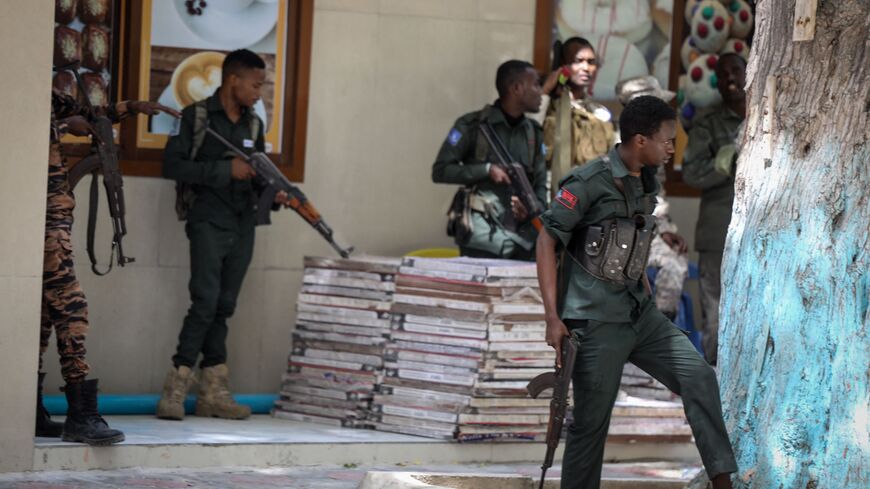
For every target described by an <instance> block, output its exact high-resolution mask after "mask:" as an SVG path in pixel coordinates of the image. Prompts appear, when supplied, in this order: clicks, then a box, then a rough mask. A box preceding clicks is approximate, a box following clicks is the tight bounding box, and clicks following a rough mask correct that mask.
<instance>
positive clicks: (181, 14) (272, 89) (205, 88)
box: [137, 0, 287, 153]
mask: <svg viewBox="0 0 870 489" xmlns="http://www.w3.org/2000/svg"><path fill="white" fill-rule="evenodd" d="M286 4H287V0H144V8H143V14H144V15H143V26H142V37H143V39H142V44H141V46H142V48H141V49H142V52H141V55H142V56H141V66H140V73H142V74H143V75H144V76H142V77H141V78H140V80H139V91H140V95H141V98H147V99H148V100H151V101H154V102H159V103H161V104H163V105H166V106H168V107H172V108H176V109H179V110H181V109H183V108H184V107H186V106H188V105H190V104H192V103H194V102H197V101H199V100H203V99H205V98H208V97H209V96H211V95H212V94H213V93H214V91H215V90H216V89H217V88H218V87H219V86H220V83H221V65H222V64H223V60H224V58H225V57H226V55H227V53H229V52H230V51H233V50H235V49H242V48H244V49H250V50H251V51H254V52H255V53H257V54H259V55H260V57H262V58H263V60H264V61H265V62H266V83H265V85H264V86H263V89H262V98H261V99H260V100H259V101H258V102H257V103H256V104H255V105H254V111H255V112H256V113H257V115H259V116H260V118H261V119H262V120H263V122H264V123H265V127H264V128H265V131H266V150H267V152H269V153H279V152H280V151H281V141H280V138H281V120H282V114H281V108H282V107H283V106H284V104H283V95H284V94H283V93H282V91H283V87H284V81H283V74H284V66H283V65H284V52H283V51H284V46H285V36H286V22H285V20H284V19H286V18H287V16H286V7H287V5H286ZM276 111H277V112H276ZM141 117H145V116H141ZM175 127H176V120H175V119H173V118H172V117H170V116H168V115H166V114H159V115H156V116H153V117H149V118H148V120H147V124H139V127H138V134H137V146H138V147H140V148H156V149H161V148H163V147H164V146H165V144H166V140H167V138H168V136H169V135H170V134H172V133H173V131H174V130H175Z"/></svg>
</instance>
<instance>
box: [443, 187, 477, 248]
mask: <svg viewBox="0 0 870 489" xmlns="http://www.w3.org/2000/svg"><path fill="white" fill-rule="evenodd" d="M473 195H474V189H473V188H471V187H460V188H459V190H457V191H456V195H454V196H453V202H451V203H450V209H448V210H447V236H450V237H451V238H454V239H456V242H457V243H467V242H468V239H469V238H470V237H471V233H472V232H473V231H474V224H473V223H472V221H471V199H472V196H473Z"/></svg>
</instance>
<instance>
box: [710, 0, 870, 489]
mask: <svg viewBox="0 0 870 489" xmlns="http://www.w3.org/2000/svg"><path fill="white" fill-rule="evenodd" d="M794 11H795V0H788V1H785V0H762V1H760V2H758V5H757V17H756V36H755V43H754V45H753V47H752V55H751V59H750V62H749V67H748V75H747V87H748V95H749V111H748V117H747V130H746V135H745V138H744V140H743V145H742V148H741V154H740V158H739V161H738V171H737V183H736V190H737V197H736V201H735V205H734V215H733V218H732V222H731V227H730V229H729V235H728V242H727V245H726V256H725V262H724V264H723V295H722V302H721V311H720V313H721V336H720V345H721V347H720V353H719V366H720V370H721V372H720V375H721V385H722V392H723V407H724V410H725V416H726V422H727V424H728V428H729V432H730V434H731V437H732V442H733V444H734V446H735V451H736V454H737V459H738V464H739V467H740V472H739V473H738V476H737V478H736V479H737V481H738V484H737V487H744V488H757V489H778V488H794V489H798V488H799V489H812V488H818V489H822V488H830V489H833V488H837V489H841V488H846V489H866V488H867V487H870V419H868V412H870V394H868V377H870V369H868V362H870V340H868V337H867V334H868V325H870V308H868V303H870V275H868V266H870V151H868V132H870V125H868V112H870V95H868V93H870V2H868V1H866V0H863V1H862V0H840V1H824V0H819V5H818V10H817V13H816V34H815V38H814V39H812V40H810V41H805V42H792V40H791V39H792V26H793V23H794ZM771 101H772V104H771V103H770V102H771ZM766 112H767V113H766ZM771 116H772V117H771Z"/></svg>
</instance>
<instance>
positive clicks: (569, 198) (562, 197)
mask: <svg viewBox="0 0 870 489" xmlns="http://www.w3.org/2000/svg"><path fill="white" fill-rule="evenodd" d="M556 202H558V203H560V204H562V205H564V206H565V207H567V208H569V209H573V208H574V206H576V205H577V196H576V195H574V194H572V193H571V192H569V191H568V189H565V188H560V189H559V193H558V194H556Z"/></svg>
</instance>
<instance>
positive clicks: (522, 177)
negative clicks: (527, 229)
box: [480, 121, 544, 231]
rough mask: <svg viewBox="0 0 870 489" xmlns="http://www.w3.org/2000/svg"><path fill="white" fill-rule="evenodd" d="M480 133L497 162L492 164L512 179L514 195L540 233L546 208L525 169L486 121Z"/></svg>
mask: <svg viewBox="0 0 870 489" xmlns="http://www.w3.org/2000/svg"><path fill="white" fill-rule="evenodd" d="M480 132H481V133H483V137H484V138H485V139H486V143H487V144H488V145H489V147H490V149H491V150H492V153H493V154H494V155H495V159H496V160H497V161H493V162H492V164H494V165H498V166H499V168H501V169H502V170H504V172H505V173H507V175H508V177H510V179H511V189H512V190H513V193H514V195H516V196H517V197H518V198H519V199H520V202H522V203H523V206H524V207H525V208H526V211H528V213H529V217H530V218H531V221H532V225H533V226H535V229H536V230H538V231H540V230H541V228H542V227H543V223H542V222H541V218H540V217H539V216H540V215H541V214H543V213H544V206H543V205H542V204H541V201H539V200H538V196H537V195H535V189H534V188H532V184H531V183H530V182H529V177H528V176H527V175H526V170H525V168H523V165H521V164H520V163H517V162H516V161H517V160H515V159H514V158H513V157H512V156H511V154H510V151H508V149H507V146H505V144H504V142H503V141H502V140H501V138H500V137H498V134H496V132H495V130H494V129H493V128H492V126H491V125H490V124H489V122H486V121H484V122H482V123H481V124H480Z"/></svg>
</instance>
